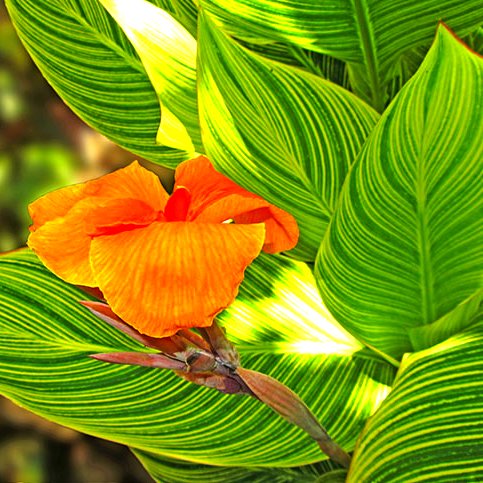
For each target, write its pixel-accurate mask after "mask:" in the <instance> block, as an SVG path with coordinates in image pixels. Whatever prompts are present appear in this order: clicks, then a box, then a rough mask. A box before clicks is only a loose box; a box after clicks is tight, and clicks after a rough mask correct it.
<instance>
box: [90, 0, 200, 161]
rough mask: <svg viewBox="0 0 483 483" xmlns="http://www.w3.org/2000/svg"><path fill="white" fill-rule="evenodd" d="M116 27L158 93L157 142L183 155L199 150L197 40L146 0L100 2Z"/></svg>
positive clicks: (165, 13)
mask: <svg viewBox="0 0 483 483" xmlns="http://www.w3.org/2000/svg"><path fill="white" fill-rule="evenodd" d="M99 1H100V2H101V3H102V5H103V6H104V7H105V8H106V10H107V11H108V12H109V13H110V14H111V15H112V16H113V17H114V19H115V20H116V21H117V23H118V24H119V25H120V26H121V28H122V29H123V31H124V33H125V34H126V36H127V37H128V39H129V40H130V41H131V43H132V44H133V46H134V48H135V49H136V52H137V53H138V54H139V57H140V58H141V60H142V62H143V65H144V68H145V69H146V72H147V73H148V75H149V78H150V79H151V82H152V84H153V86H154V89H155V90H156V93H157V94H158V98H159V101H160V104H161V124H160V127H159V130H158V135H157V141H158V142H159V144H161V145H164V146H169V147H173V148H176V149H180V150H182V151H186V152H187V154H188V155H189V156H190V157H192V156H194V154H195V152H196V150H198V151H202V149H201V134H200V128H199V123H198V106H197V103H196V40H195V39H194V38H193V36H192V35H191V34H190V33H189V32H188V31H187V30H186V29H185V28H184V27H183V26H182V25H181V24H180V23H178V22H177V21H176V20H175V19H174V18H173V17H172V16H171V15H170V14H169V13H167V12H165V11H164V10H161V9H160V8H157V7H156V6H155V5H153V4H152V3H150V2H148V1H146V0H99Z"/></svg>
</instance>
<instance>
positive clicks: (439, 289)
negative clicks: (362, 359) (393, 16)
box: [315, 27, 483, 357]
mask: <svg viewBox="0 0 483 483" xmlns="http://www.w3.org/2000/svg"><path fill="white" fill-rule="evenodd" d="M482 64H483V62H482V59H481V58H479V57H478V56H477V55H475V54H474V53H472V52H471V51H469V50H468V49H467V48H466V47H465V46H464V45H463V44H462V43H461V42H460V41H459V40H458V39H456V38H454V37H453V36H452V34H451V33H450V32H449V31H448V30H447V29H446V28H444V27H441V28H440V29H439V31H438V35H437V38H436V41H435V43H434V45H433V47H432V48H431V50H430V51H429V53H428V55H427V57H426V59H425V61H424V62H423V64H422V65H421V68H420V69H419V70H418V72H417V74H416V75H415V76H414V78H413V79H412V80H411V81H410V82H409V83H408V84H407V85H406V86H405V87H404V88H403V89H402V91H401V92H400V93H399V95H398V96H397V98H396V99H395V100H394V102H393V103H392V104H391V106H390V107H389V108H388V110H387V111H386V112H385V113H384V115H383V117H382V119H381V121H380V122H379V123H378V125H377V126H376V128H375V129H374V131H373V133H372V134H371V136H370V138H369V139H368V141H367V143H366V144H365V146H364V149H363V151H362V153H361V155H360V157H359V158H358V159H357V161H356V163H355V165H354V167H353V169H352V171H351V173H350V175H349V177H348V180H347V183H346V184H345V186H344V189H343V192H342V193H341V198H340V204H339V205H338V207H337V210H336V212H335V214H334V218H333V219H332V223H331V225H330V229H329V230H328V232H327V236H326V237H325V239H324V243H323V244H322V246H321V249H320V252H319V256H318V259H317V263H316V269H315V270H316V273H317V281H318V284H319V287H320V290H321V293H322V295H323V299H324V301H325V303H326V304H327V307H328V308H329V310H330V311H331V312H332V313H333V314H334V316H335V317H336V318H337V320H338V321H339V322H340V323H341V324H342V325H344V327H345V328H346V329H347V330H349V331H350V332H351V333H352V334H356V335H357V337H358V338H360V340H362V341H365V342H366V343H368V344H369V345H370V346H375V347H376V348H378V349H379V350H381V351H383V352H385V353H386V354H390V355H392V356H394V357H399V356H401V355H402V354H403V353H404V352H407V351H411V350H412V349H413V346H412V344H411V340H410V337H409V331H410V330H411V329H413V328H415V327H420V326H423V325H427V324H431V323H432V322H434V321H436V320H437V319H439V318H440V317H443V316H444V315H445V314H447V313H448V312H449V311H451V310H453V309H454V308H455V307H456V306H457V305H458V304H460V303H461V302H463V301H464V300H465V299H466V298H467V297H470V296H471V295H473V294H474V292H475V291H476V290H478V289H479V288H481V273H482V267H483V260H482V253H481V251H479V247H478V245H479V243H478V242H479V238H478V234H479V233H481V231H480V230H481V216H479V213H480V214H481V200H482V197H481V188H480V183H479V175H480V171H481V159H482V156H483V144H482V143H481V139H482V138H483V124H482V123H481V116H482V105H481V99H482V86H483V83H482V79H481V78H482ZM454 329H455V331H457V330H459V329H458V327H456V326H455V327H454ZM447 335H449V334H447Z"/></svg>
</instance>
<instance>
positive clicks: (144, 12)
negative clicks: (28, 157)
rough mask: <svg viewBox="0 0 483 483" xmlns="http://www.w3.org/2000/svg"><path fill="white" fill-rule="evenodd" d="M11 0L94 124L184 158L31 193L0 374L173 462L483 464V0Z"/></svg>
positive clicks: (337, 469) (157, 461)
mask: <svg viewBox="0 0 483 483" xmlns="http://www.w3.org/2000/svg"><path fill="white" fill-rule="evenodd" d="M6 3H7V7H8V9H9V12H10V15H11V17H12V20H13V22H14V24H15V27H16V29H17V31H18V33H19V35H20V37H21V39H22V40H23V42H24V44H25V46H26V48H27V50H28V51H29V53H30V55H31V56H32V58H33V59H34V60H35V62H36V63H37V65H38V67H39V69H40V70H41V72H42V73H43V75H44V76H45V77H46V79H47V80H48V81H49V82H50V84H51V85H52V86H53V87H54V88H55V89H56V90H57V92H58V93H59V94H60V96H61V97H62V98H63V99H64V101H65V102H66V103H67V104H68V105H69V106H70V107H71V108H72V109H73V110H74V111H75V112H76V113H77V114H78V115H79V116H80V117H81V118H82V119H84V120H85V121H86V122H88V123H89V124H90V125H91V126H93V127H94V128H95V129H97V130H98V131H99V132H101V133H102V134H104V135H106V136H107V137H109V138H110V139H112V140H113V141H115V142H116V143H118V144H119V145H121V146H123V147H124V148H126V149H128V150H130V151H132V152H133V153H134V154H135V155H138V156H141V157H143V158H145V159H148V160H150V161H153V162H155V163H159V164H162V165H164V166H168V167H172V168H176V167H177V171H176V183H175V189H174V191H173V192H172V193H171V194H168V193H166V192H165V190H164V189H163V188H162V187H161V185H160V184H159V182H158V181H157V180H156V179H155V177H154V175H152V174H150V173H148V172H147V171H146V170H144V169H143V168H141V167H139V166H138V165H137V164H132V165H130V166H128V167H126V168H124V169H122V170H120V171H118V172H116V173H113V174H110V175H107V176H106V177H103V178H100V179H99V180H95V181H91V182H89V183H86V184H85V185H78V186H75V187H68V188H63V189H60V190H58V191H54V192H52V193H50V194H47V195H46V196H45V197H43V198H41V199H39V200H38V201H36V202H35V203H33V204H32V205H31V207H30V213H31V216H32V219H33V225H32V227H31V235H30V237H29V246H30V247H31V248H32V250H33V251H30V250H28V249H23V250H19V251H15V252H12V253H7V254H4V255H2V256H1V257H0V332H1V335H2V337H1V338H0V392H1V393H2V394H3V395H5V396H7V397H8V398H10V399H11V400H13V401H14V402H16V403H17V404H19V405H21V406H23V407H25V408H27V409H29V410H31V411H33V412H35V413H37V414H39V415H41V416H43V417H45V418H48V419H51V420H53V421H56V422H58V423H61V424H64V425H66V426H69V427H72V428H75V429H78V430H80V431H83V432H86V433H88V434H93V435H96V436H100V437H103V438H106V439H110V440H113V441H117V442H120V443H123V444H126V445H128V446H129V447H130V448H131V449H132V451H133V452H134V454H135V455H136V456H137V457H138V458H139V459H140V461H141V462H142V463H143V465H144V466H145V467H146V469H147V470H148V471H149V473H150V474H151V475H152V477H153V478H154V479H155V480H157V481H163V482H165V481H166V482H187V481H192V480H193V479H195V480H198V481H209V482H212V481H213V482H216V481H220V482H242V481H260V482H262V481H272V480H275V481H280V482H282V481H286V482H289V481H294V482H299V481H314V482H315V481H334V482H335V481H349V482H387V481H391V482H392V481H394V482H409V481H479V480H481V479H482V478H483V456H482V453H481V440H482V432H483V425H482V423H481V413H482V410H483V397H482V396H481V389H480V387H481V383H482V382H483V377H482V374H483V370H482V369H483V368H482V367H481V365H482V363H481V359H482V357H481V356H482V355H483V354H482V353H483V350H482V339H483V330H482V323H481V300H482V296H483V289H482V283H481V281H482V277H481V274H482V265H483V262H482V256H481V201H480V200H481V198H482V196H481V189H480V183H481V175H480V169H479V167H480V163H481V159H482V150H483V148H482V143H481V139H482V135H483V132H482V131H483V127H482V126H483V123H482V92H481V90H482V60H481V56H480V55H479V53H478V51H479V50H481V45H482V43H481V39H482V30H481V23H482V20H483V9H482V7H481V5H480V2H477V1H476V0H466V1H465V2H461V1H455V0H444V1H438V2H435V1H428V2H401V1H394V2H383V1H374V2H322V1H321V2H315V1H314V2H311V3H310V2H309V3H307V2H302V1H300V0H286V1H284V2H279V3H274V2H268V1H266V0H230V1H227V0H200V1H199V2H191V1H189V0H170V1H167V0H153V1H152V2H147V1H145V0H71V1H69V2H61V1H60V0H49V1H46V0H7V2H6ZM443 22H444V23H443ZM133 158H134V156H133ZM211 163H213V166H214V168H213V167H212V165H211ZM227 240H228V241H227ZM262 250H263V251H264V252H265V253H261V254H260V252H261V251H262ZM276 252H283V253H282V254H276ZM259 254H260V255H259ZM243 274H244V275H243ZM58 277H60V278H58ZM242 279H243V281H242ZM85 286H89V287H91V288H90V289H89V294H90V295H89V294H88V293H86V287H85ZM235 297H236V298H235ZM80 301H82V304H81V303H79V302H80ZM215 317H216V319H215ZM193 328H194V330H191V329H193ZM225 331H226V335H225ZM239 359H240V360H239ZM240 364H241V366H240ZM277 381H279V382H277ZM193 383H195V384H193ZM213 388H214V389H218V391H215V390H213ZM234 393H235V394H234ZM247 395H249V396H252V397H246V396H247ZM302 401H303V402H302ZM273 410H274V411H273ZM277 413H278V414H277ZM280 416H283V417H280ZM290 423H293V424H290ZM301 429H303V430H304V431H301ZM307 433H308V435H309V436H311V437H312V438H313V439H315V440H316V441H317V443H319V446H320V448H322V450H323V451H324V452H325V454H326V455H329V456H331V458H332V460H328V459H327V456H326V455H324V454H323V453H321V452H320V448H319V446H318V445H317V444H316V443H315V442H314V443H313V444H310V439H309V436H308V435H307ZM327 435H328V436H327ZM321 441H322V443H321ZM333 442H336V443H334V444H335V446H333V445H332V443H333ZM334 448H335V449H334ZM347 453H349V454H350V455H351V457H349V456H348V455H347ZM349 459H351V461H349Z"/></svg>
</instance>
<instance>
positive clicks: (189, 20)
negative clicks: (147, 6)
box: [150, 0, 198, 38]
mask: <svg viewBox="0 0 483 483" xmlns="http://www.w3.org/2000/svg"><path fill="white" fill-rule="evenodd" d="M150 2H151V3H155V4H156V5H157V6H158V7H160V8H162V9H163V10H165V11H166V12H168V13H170V14H171V15H172V16H173V17H174V18H175V19H176V20H178V22H180V23H181V24H182V25H183V26H184V28H185V29H186V30H187V31H188V32H189V33H190V34H191V35H192V36H193V37H195V38H196V32H197V30H198V6H197V5H196V3H195V2H193V0H156V1H153V0H150Z"/></svg>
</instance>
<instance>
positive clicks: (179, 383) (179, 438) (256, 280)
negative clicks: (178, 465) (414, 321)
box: [0, 251, 394, 467]
mask: <svg viewBox="0 0 483 483" xmlns="http://www.w3.org/2000/svg"><path fill="white" fill-rule="evenodd" d="M85 298H86V296H85V294H84V293H82V292H80V291H79V290H78V289H76V288H74V287H71V286H68V285H66V284H65V283H64V282H61V281H60V280H59V279H57V278H56V277H55V276H53V275H52V274H51V273H50V272H48V271H47V270H46V269H45V268H44V267H43V266H42V264H41V263H40V262H39V261H38V260H37V259H36V258H35V257H34V256H33V255H32V254H31V253H30V252H26V251H20V252H13V253H10V254H8V255H5V256H3V257H0V335H1V336H0V393H2V394H4V395H5V396H7V397H8V398H10V399H12V400H13V401H15V402H16V403H18V404H19V405H21V406H23V407H25V408H27V409H29V410H31V411H33V412H35V413H37V414H39V415H41V416H43V417H45V418H48V419H51V420H53V421H56V422H58V423H61V424H63V425H65V426H69V427H72V428H75V429H77V430H80V431H83V432H86V433H88V434H93V435H96V436H100V437H103V438H106V439H110V440H113V441H117V442H120V443H124V444H127V445H129V446H131V447H132V448H133V449H136V450H142V451H145V452H146V451H147V452H149V453H151V454H155V455H161V456H163V457H164V458H168V459H176V460H181V461H186V462H193V463H197V464H208V465H221V466H232V467H253V466H261V467H291V466H300V465H306V464H311V463H314V462H316V461H320V460H321V459H323V456H322V454H321V453H320V451H319V449H318V446H317V444H316V443H315V442H312V441H311V439H310V438H309V437H308V436H307V435H306V434H305V433H303V432H302V431H301V430H299V429H298V428H296V427H295V426H291V425H290V424H289V423H287V422H286V421H285V420H283V419H282V418H280V417H279V416H277V415H276V414H275V413H273V412H272V411H271V410H270V409H269V408H268V407H266V406H264V405H262V404H261V403H260V402H259V401H257V400H255V399H253V398H249V397H239V396H229V395H224V394H221V393H218V392H216V391H214V390H210V389H208V388H203V387H199V386H195V385H194V384H190V383H188V382H186V381H184V380H182V379H180V378H178V377H177V376H175V375H174V374H171V373H169V372H167V371H163V370H157V369H149V368H146V367H139V366H123V365H115V364H108V363H104V362H100V361H95V360H93V359H91V358H89V357H88V355H89V354H92V353H99V352H111V351H113V352H116V351H126V350H128V351H129V350H146V349H144V348H141V347H140V346H139V345H138V344H137V343H135V342H134V341H132V340H130V339H128V338H127V337H126V336H124V335H123V334H122V333H119V332H117V331H115V330H114V329H112V328H111V327H110V326H107V324H105V323H103V322H102V321H101V320H99V319H96V318H95V317H93V316H91V315H90V313H89V312H88V311H87V310H85V309H84V308H83V307H82V306H81V305H80V304H79V303H78V300H79V299H85ZM320 304H321V302H320V298H319V297H318V294H317V290H316V287H315V282H314V280H313V277H312V274H311V272H310V270H309V269H308V268H307V267H306V266H305V264H303V263H300V262H294V261H290V260H289V259H283V258H279V257H269V256H262V257H261V258H260V259H258V261H257V262H256V263H254V264H253V265H252V266H251V267H249V269H248V270H247V275H246V280H245V282H244V283H243V284H242V289H241V291H240V296H239V299H238V301H237V302H236V303H234V304H233V306H232V307H231V308H230V310H228V311H226V312H225V313H224V314H223V317H222V319H223V321H224V323H225V326H226V327H227V329H228V334H229V336H230V338H231V339H232V340H233V341H235V343H236V344H237V346H238V349H239V350H240V353H241V355H242V363H243V365H244V366H245V367H247V368H250V369H253V370H258V371H261V372H265V373H267V374H269V375H271V376H272V377H276V378H277V379H279V380H280V381H282V382H283V383H285V384H287V385H288V386H289V387H290V388H291V389H292V390H294V391H295V392H297V393H298V394H299V395H300V396H301V397H302V398H303V399H304V401H305V402H306V403H307V404H308V406H309V407H310V408H311V409H312V410H313V411H314V413H315V414H316V416H317V417H318V418H319V419H320V421H321V422H322V424H324V425H325V427H326V429H327V430H328V431H329V434H330V435H331V436H332V437H333V438H334V439H335V440H336V441H337V442H338V443H340V444H341V445H343V446H344V447H345V448H346V449H352V448H353V446H354V443H355V440H356V438H357V435H358V433H359V431H360V429H361V428H362V426H363V425H364V423H365V421H366V419H367V418H368V416H369V415H370V414H372V413H373V412H374V411H375V409H376V408H377V407H378V406H379V404H380V403H381V401H382V400H383V399H384V397H385V396H386V394H387V392H388V391H389V385H390V384H391V383H392V380H393V377H394V370H393V368H392V367H390V366H389V365H388V364H386V363H384V362H381V361H380V360H377V359H375V358H373V357H367V356H365V354H364V353H361V355H360V356H359V353H358V351H359V349H360V344H358V343H357V341H355V340H354V339H353V338H352V337H351V336H350V335H349V334H347V333H346V332H345V331H344V330H343V329H341V328H340V327H339V326H338V325H337V324H336V323H335V322H334V321H333V320H332V319H331V318H330V315H329V314H328V313H327V312H326V311H324V309H323V308H320V307H321V305H320Z"/></svg>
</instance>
